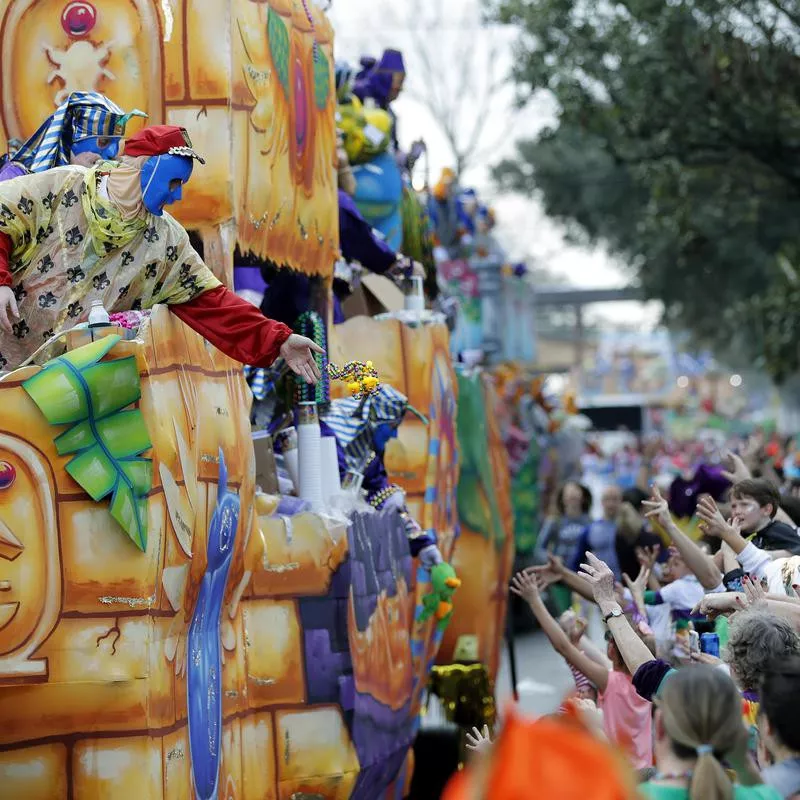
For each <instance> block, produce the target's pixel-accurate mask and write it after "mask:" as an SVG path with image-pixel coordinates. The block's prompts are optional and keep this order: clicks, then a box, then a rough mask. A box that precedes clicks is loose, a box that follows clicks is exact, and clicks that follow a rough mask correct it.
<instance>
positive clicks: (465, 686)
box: [428, 664, 497, 730]
mask: <svg viewBox="0 0 800 800" xmlns="http://www.w3.org/2000/svg"><path fill="white" fill-rule="evenodd" d="M428 688H429V690H430V692H431V694H435V695H436V696H437V697H438V698H439V699H440V700H441V701H442V706H443V708H444V713H445V716H446V717H447V719H448V720H449V721H450V722H454V723H455V724H456V725H458V726H460V727H461V728H463V729H465V730H472V728H478V729H479V730H480V729H482V728H483V726H484V725H488V726H489V729H490V730H492V729H493V728H494V723H495V718H496V716H497V709H496V707H495V702H494V686H493V684H492V680H491V678H490V677H489V670H488V669H487V667H486V665H485V664H448V665H446V666H437V667H433V668H432V669H431V677H430V682H429V685H428Z"/></svg>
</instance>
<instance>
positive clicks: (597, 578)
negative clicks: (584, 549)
mask: <svg viewBox="0 0 800 800" xmlns="http://www.w3.org/2000/svg"><path fill="white" fill-rule="evenodd" d="M586 560H587V562H588V563H586V564H581V571H580V572H579V573H578V574H579V575H580V576H581V577H582V578H585V579H586V580H587V581H588V582H589V583H590V584H591V585H592V594H593V595H594V599H595V602H596V603H597V604H598V605H599V604H602V603H616V602H617V595H616V591H615V589H616V580H615V579H614V573H613V572H612V571H611V568H610V567H609V566H608V564H606V563H605V561H601V560H600V559H599V558H598V557H597V556H596V555H594V553H586Z"/></svg>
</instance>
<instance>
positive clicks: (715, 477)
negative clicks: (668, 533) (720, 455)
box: [669, 464, 730, 518]
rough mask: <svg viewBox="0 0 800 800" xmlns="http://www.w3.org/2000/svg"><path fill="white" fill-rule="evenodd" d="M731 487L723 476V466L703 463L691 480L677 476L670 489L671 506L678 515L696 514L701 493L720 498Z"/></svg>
mask: <svg viewBox="0 0 800 800" xmlns="http://www.w3.org/2000/svg"><path fill="white" fill-rule="evenodd" d="M729 487H730V482H729V481H728V480H726V479H725V478H724V477H723V476H722V468H721V467H718V466H711V465H710V464H701V465H700V466H699V467H698V468H697V471H696V472H695V474H694V477H693V478H692V479H691V480H685V479H684V478H680V477H678V478H675V480H674V481H673V482H672V486H670V489H669V507H670V509H671V510H672V513H673V514H675V515H676V516H677V517H680V518H686V517H691V516H693V515H694V512H695V509H696V508H697V500H698V498H699V497H700V495H703V494H710V495H711V496H712V497H713V498H714V500H719V499H720V498H721V497H722V496H723V495H724V494H725V492H726V491H727V490H728V488H729Z"/></svg>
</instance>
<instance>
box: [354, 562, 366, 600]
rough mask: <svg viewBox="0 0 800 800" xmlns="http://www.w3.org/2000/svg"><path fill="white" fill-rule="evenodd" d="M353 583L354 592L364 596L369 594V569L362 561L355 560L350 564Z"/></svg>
mask: <svg viewBox="0 0 800 800" xmlns="http://www.w3.org/2000/svg"><path fill="white" fill-rule="evenodd" d="M350 575H351V585H352V587H353V594H354V595H355V596H356V598H358V597H363V596H364V595H365V594H367V569H366V567H365V566H364V564H363V562H361V561H353V562H352V564H351V565H350Z"/></svg>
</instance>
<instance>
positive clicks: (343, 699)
mask: <svg viewBox="0 0 800 800" xmlns="http://www.w3.org/2000/svg"><path fill="white" fill-rule="evenodd" d="M355 703H356V685H355V681H354V680H353V676H352V675H340V676H339V705H340V706H341V707H342V710H343V711H352V710H353V708H354V707H355Z"/></svg>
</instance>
